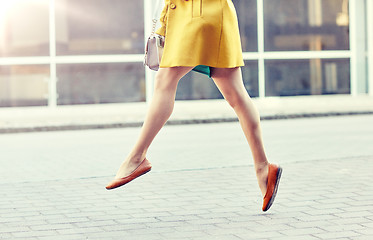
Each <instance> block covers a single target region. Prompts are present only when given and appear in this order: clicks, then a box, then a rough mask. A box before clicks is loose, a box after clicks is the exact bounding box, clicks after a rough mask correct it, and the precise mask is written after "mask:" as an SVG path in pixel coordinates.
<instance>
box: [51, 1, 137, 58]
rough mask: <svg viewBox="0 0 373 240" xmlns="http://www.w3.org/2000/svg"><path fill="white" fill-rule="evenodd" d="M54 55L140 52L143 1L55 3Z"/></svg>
mask: <svg viewBox="0 0 373 240" xmlns="http://www.w3.org/2000/svg"><path fill="white" fill-rule="evenodd" d="M56 41H57V49H56V50H57V55H74V54H82V55H84V54H126V53H131V54H132V53H143V52H144V6H143V1H133V0H110V1H107V0H79V1H77V0H57V1H56Z"/></svg>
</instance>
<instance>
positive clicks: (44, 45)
mask: <svg viewBox="0 0 373 240" xmlns="http://www.w3.org/2000/svg"><path fill="white" fill-rule="evenodd" d="M48 3H49V1H48V0H9V1H1V2H0V57H19V56H21V57H22V56H45V55H48V54H49V4H48Z"/></svg>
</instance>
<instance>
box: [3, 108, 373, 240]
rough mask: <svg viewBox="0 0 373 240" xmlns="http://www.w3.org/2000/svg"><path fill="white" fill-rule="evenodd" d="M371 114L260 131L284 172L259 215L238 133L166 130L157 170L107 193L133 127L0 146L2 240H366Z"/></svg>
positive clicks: (372, 226)
mask: <svg viewBox="0 0 373 240" xmlns="http://www.w3.org/2000/svg"><path fill="white" fill-rule="evenodd" d="M372 121H373V115H360V116H343V117H333V118H331V117H329V118H303V119H287V120H277V121H264V122H263V123H262V129H263V136H264V140H265V143H266V144H265V145H266V150H267V151H266V152H267V155H268V157H269V159H270V160H271V161H273V162H276V163H280V164H281V166H282V167H283V168H284V172H283V175H282V179H281V182H280V187H279V191H278V195H277V198H276V201H275V202H274V204H273V206H272V208H271V209H270V210H269V211H268V212H266V213H262V212H261V204H262V200H261V196H260V193H259V189H258V187H257V183H256V178H255V174H254V169H253V166H252V160H251V159H250V158H251V156H250V153H249V149H248V146H247V143H246V142H245V139H244V137H243V134H242V132H241V130H240V127H239V124H238V123H215V124H207V125H201V124H200V125H179V126H166V127H165V128H164V129H163V130H162V131H161V132H160V134H159V135H158V136H157V138H156V140H155V142H154V144H153V145H152V149H151V150H150V151H149V159H150V160H151V161H152V163H153V167H154V168H153V170H152V171H151V172H150V173H148V174H146V175H144V176H142V177H141V178H139V179H136V180H135V181H133V182H132V183H130V184H128V185H127V186H125V187H122V188H119V189H116V190H112V191H107V190H106V189H105V188H104V187H105V185H106V184H107V182H108V181H109V180H111V179H112V177H113V171H115V170H116V169H117V167H118V165H119V164H120V162H121V161H122V159H123V155H124V154H125V153H126V152H128V151H129V149H130V148H131V146H132V143H133V141H134V140H133V139H134V138H135V137H136V136H137V134H138V130H139V129H138V128H123V129H104V130H86V131H64V132H32V133H19V134H2V135H0V145H1V146H2V150H1V151H0V165H1V166H2V167H1V168H0V176H1V182H0V189H1V198H0V239H8V240H10V239H11V240H19V239H31V240H33V239H38V240H43V239H44V240H45V239H48V240H49V239H53V240H55V239H56V240H59V239H66V240H74V239H78V240H83V239H100V240H101V239H103V240H106V239H118V240H122V239H130V240H137V239H138V240H149V239H150V240H156V239H162V240H168V239H172V240H173V239H176V240H177V239H183V240H200V239H201V240H202V239H203V240H210V239H221V240H230V239H233V240H235V239H241V240H250V239H271V240H272V239H280V240H282V239H284V240H288V239H290V240H291V239H297V240H298V239H344V240H347V239H348V240H355V239H356V240H359V239H367V240H370V239H373V185H372V181H373V175H372V170H373V148H372V147H371V143H372V142H373V125H372V124H371V123H372Z"/></svg>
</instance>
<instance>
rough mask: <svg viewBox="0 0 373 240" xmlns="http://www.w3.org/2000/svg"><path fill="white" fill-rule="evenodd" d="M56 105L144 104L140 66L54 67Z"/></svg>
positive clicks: (143, 83) (143, 88)
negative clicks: (55, 70) (55, 69)
mask: <svg viewBox="0 0 373 240" xmlns="http://www.w3.org/2000/svg"><path fill="white" fill-rule="evenodd" d="M57 78H58V82H57V92H58V101H57V104H59V105H64V104H99V103H121V102H139V101H145V73H144V66H143V64H142V63H92V64H63V65H62V64H61V65H57Z"/></svg>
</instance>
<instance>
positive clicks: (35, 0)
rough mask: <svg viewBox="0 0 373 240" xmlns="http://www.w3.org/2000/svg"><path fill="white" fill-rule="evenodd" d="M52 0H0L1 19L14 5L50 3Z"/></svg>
mask: <svg viewBox="0 0 373 240" xmlns="http://www.w3.org/2000/svg"><path fill="white" fill-rule="evenodd" d="M49 1H50V0H0V21H1V20H2V19H3V18H4V16H5V15H6V13H7V12H8V11H9V10H11V9H12V8H13V7H16V6H18V5H22V4H25V3H27V4H28V5H29V4H48V3H49Z"/></svg>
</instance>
